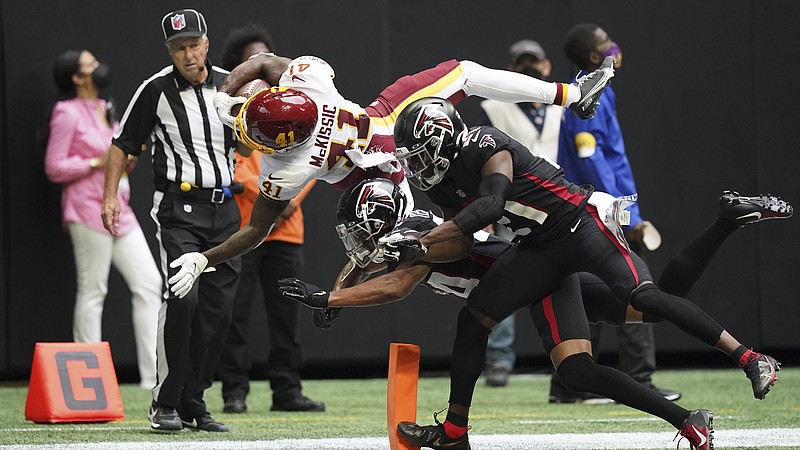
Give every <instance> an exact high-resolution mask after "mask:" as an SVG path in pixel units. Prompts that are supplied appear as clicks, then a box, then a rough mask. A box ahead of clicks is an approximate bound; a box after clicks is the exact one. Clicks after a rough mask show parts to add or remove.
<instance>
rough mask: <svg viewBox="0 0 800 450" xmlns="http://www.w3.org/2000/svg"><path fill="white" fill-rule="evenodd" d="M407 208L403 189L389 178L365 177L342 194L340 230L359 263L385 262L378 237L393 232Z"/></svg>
mask: <svg viewBox="0 0 800 450" xmlns="http://www.w3.org/2000/svg"><path fill="white" fill-rule="evenodd" d="M405 208H406V199H405V196H404V195H403V192H402V190H401V189H400V188H399V187H397V186H396V185H395V184H394V183H392V182H391V181H389V180H386V179H372V180H364V181H362V182H360V183H357V184H356V185H353V186H351V188H348V189H347V190H346V191H345V192H344V193H343V194H342V200H340V203H339V208H338V211H337V220H338V224H337V225H336V233H337V234H338V235H339V239H341V240H342V244H343V245H344V249H345V253H347V256H348V257H349V258H350V260H352V261H353V263H355V264H356V265H357V266H359V267H361V268H364V267H367V265H369V264H370V263H373V262H374V263H382V262H383V249H382V247H380V246H379V245H378V239H380V238H381V237H383V236H384V235H385V234H387V233H388V232H389V231H391V230H392V229H393V228H394V226H395V225H396V224H397V222H398V221H399V219H400V215H401V214H403V211H405Z"/></svg>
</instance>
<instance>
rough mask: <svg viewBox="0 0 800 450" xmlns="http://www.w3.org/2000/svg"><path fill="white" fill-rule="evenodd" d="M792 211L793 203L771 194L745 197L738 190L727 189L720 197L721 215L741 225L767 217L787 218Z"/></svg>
mask: <svg viewBox="0 0 800 450" xmlns="http://www.w3.org/2000/svg"><path fill="white" fill-rule="evenodd" d="M792 213H794V208H792V205H790V204H789V203H787V202H786V201H784V200H781V199H780V197H774V196H772V195H769V194H761V195H759V196H757V197H744V196H742V195H739V193H738V192H736V191H725V192H723V193H722V195H721V196H720V197H719V217H720V218H722V219H726V220H730V221H731V222H733V223H735V224H737V225H739V226H744V225H750V224H753V223H757V222H761V221H762V220H767V219H786V218H788V217H791V216H792Z"/></svg>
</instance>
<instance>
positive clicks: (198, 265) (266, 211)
mask: <svg viewBox="0 0 800 450" xmlns="http://www.w3.org/2000/svg"><path fill="white" fill-rule="evenodd" d="M288 204H289V202H288V201H277V200H272V199H267V198H265V197H264V196H263V195H260V196H258V198H257V199H256V202H255V204H254V205H253V213H252V215H251V216H250V223H249V224H247V225H245V226H244V227H242V229H241V230H239V231H237V232H236V233H234V234H233V235H232V236H231V237H229V238H228V239H226V240H225V242H223V243H222V244H219V245H218V246H216V247H214V248H212V249H209V250H206V251H204V252H203V253H198V252H189V253H185V254H183V255H181V256H180V257H178V258H176V259H175V260H174V261H172V262H170V267H172V268H173V269H175V268H179V267H180V269H179V270H178V272H177V273H176V274H175V275H173V276H172V277H170V279H169V280H167V282H168V283H169V285H170V290H171V291H172V292H173V293H174V294H175V295H177V296H178V297H180V298H183V297H184V296H185V295H186V294H187V293H189V291H190V290H191V289H192V286H193V285H194V282H195V281H196V280H197V277H199V276H200V274H201V273H203V272H208V271H211V270H213V266H214V265H216V264H219V263H221V262H223V261H227V260H229V259H231V258H234V257H236V256H239V255H241V254H244V253H247V252H249V251H250V250H252V249H254V248H255V247H256V246H258V245H259V244H260V243H261V242H262V241H263V240H264V238H265V237H266V236H267V233H269V231H270V230H271V229H272V226H273V225H274V223H275V220H276V219H277V218H278V216H280V214H281V212H283V210H284V209H285V208H286V205H288ZM209 266H211V267H210V268H209V269H206V268H207V267H209Z"/></svg>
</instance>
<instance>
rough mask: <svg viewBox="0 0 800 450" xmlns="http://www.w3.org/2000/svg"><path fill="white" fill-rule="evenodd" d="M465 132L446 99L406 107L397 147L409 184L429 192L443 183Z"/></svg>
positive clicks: (396, 129)
mask: <svg viewBox="0 0 800 450" xmlns="http://www.w3.org/2000/svg"><path fill="white" fill-rule="evenodd" d="M465 128H466V126H465V125H464V122H463V121H462V120H461V116H459V115H458V111H456V108H455V107H454V106H453V104H452V103H450V102H449V101H447V100H445V99H443V98H438V97H426V98H421V99H419V100H416V101H414V102H412V103H410V104H409V105H408V106H406V107H405V108H404V109H403V111H402V112H401V113H400V115H399V116H397V123H395V126H394V145H395V153H396V155H397V160H398V161H400V164H401V165H402V166H403V169H404V170H405V172H406V176H407V177H408V181H409V183H411V184H412V185H414V186H415V187H416V188H418V189H421V190H423V191H427V190H428V189H430V188H431V187H433V186H434V185H436V184H437V183H439V182H440V181H442V178H444V174H445V172H447V168H448V167H450V161H452V159H453V158H454V157H455V153H456V148H457V147H456V138H458V135H459V134H461V132H462V131H464V130H465Z"/></svg>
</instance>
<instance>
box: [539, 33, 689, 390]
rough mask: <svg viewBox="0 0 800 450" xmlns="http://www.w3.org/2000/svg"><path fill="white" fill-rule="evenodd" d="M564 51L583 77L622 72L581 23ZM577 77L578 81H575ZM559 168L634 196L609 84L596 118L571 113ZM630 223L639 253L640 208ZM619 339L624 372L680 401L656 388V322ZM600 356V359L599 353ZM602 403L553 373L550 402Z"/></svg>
mask: <svg viewBox="0 0 800 450" xmlns="http://www.w3.org/2000/svg"><path fill="white" fill-rule="evenodd" d="M564 53H565V54H566V55H567V58H569V60H570V61H572V63H573V64H575V65H576V66H577V67H578V68H579V69H580V70H581V72H579V73H578V75H577V76H582V75H584V74H586V73H588V72H591V71H592V70H595V69H597V68H598V67H599V66H600V64H601V63H602V62H603V59H604V58H605V57H607V56H614V58H615V61H616V63H615V65H614V68H615V69H617V76H619V71H618V69H619V68H620V67H621V65H622V51H621V49H620V46H619V45H618V44H617V43H616V42H614V41H612V40H611V37H610V36H609V35H608V34H607V33H606V32H605V30H603V29H602V28H600V27H599V26H597V25H595V24H591V23H582V24H578V25H576V26H574V27H573V28H572V29H571V30H570V31H569V32H568V33H567V37H566V42H565V44H564ZM577 76H576V77H577ZM560 135H561V137H560V143H559V152H558V164H559V165H561V167H562V168H563V169H564V172H565V176H566V178H567V179H568V180H570V181H572V182H573V183H576V184H591V185H592V186H594V187H595V189H597V190H598V191H603V192H607V193H609V194H611V195H613V196H615V197H621V196H625V195H632V194H636V193H637V190H636V184H635V182H634V179H633V171H632V169H631V165H630V162H629V161H628V157H627V155H626V153H625V143H624V141H623V139H622V130H621V129H620V126H619V121H618V120H617V108H616V94H615V92H614V89H613V87H612V86H611V85H610V84H609V86H607V87H606V90H605V91H604V92H603V98H602V100H600V104H599V106H598V108H597V114H596V115H595V117H594V118H593V119H590V120H580V119H577V118H576V117H575V116H574V115H571V114H567V115H565V116H564V120H563V122H562V125H561V133H560ZM628 210H629V211H630V225H629V226H627V227H625V236H626V238H627V240H628V243H629V244H630V246H631V249H632V250H634V251H635V252H636V253H638V254H640V256H641V253H642V251H643V250H644V248H643V238H644V233H645V230H646V228H647V226H648V224H647V223H646V222H645V221H643V220H642V217H641V215H640V213H639V204H638V203H635V204H634V205H632V206H631V207H630V208H628ZM600 327H601V326H600V325H594V326H593V330H592V348H594V349H595V352H599V350H600V346H599V335H600ZM616 330H617V331H616V332H617V339H618V341H619V365H618V368H619V370H620V371H622V372H625V373H626V374H628V375H630V376H631V377H632V378H633V379H634V380H636V381H638V382H640V383H642V384H643V385H645V386H648V387H650V388H652V389H653V390H655V391H656V392H658V393H659V394H661V395H663V396H664V398H666V399H667V400H677V399H679V398H680V397H681V394H680V392H677V391H673V390H667V389H659V388H657V387H656V386H654V385H653V381H652V375H653V373H654V372H655V370H656V351H655V338H654V336H653V325H652V324H627V325H625V326H623V327H618V328H616ZM595 357H596V355H595ZM585 400H589V401H599V400H600V399H597V398H594V397H593V396H592V398H587V397H586V396H585V395H583V394H582V393H575V392H572V391H570V390H569V389H567V388H566V386H564V385H563V383H562V382H561V380H560V379H559V378H558V375H557V374H554V375H553V379H552V383H551V387H550V402H551V403H573V402H576V401H585Z"/></svg>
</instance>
